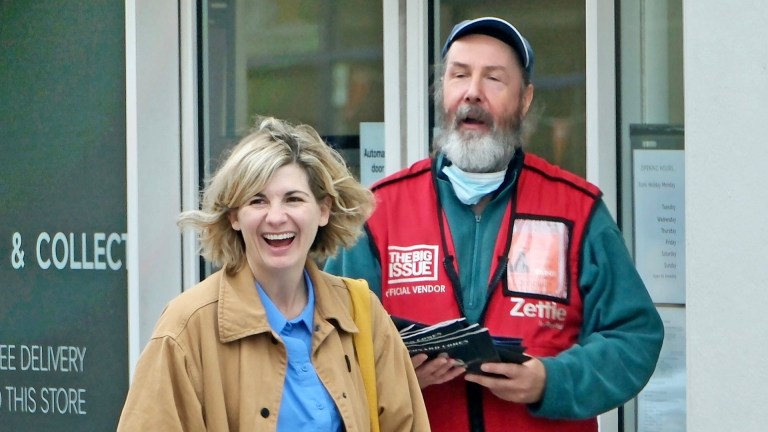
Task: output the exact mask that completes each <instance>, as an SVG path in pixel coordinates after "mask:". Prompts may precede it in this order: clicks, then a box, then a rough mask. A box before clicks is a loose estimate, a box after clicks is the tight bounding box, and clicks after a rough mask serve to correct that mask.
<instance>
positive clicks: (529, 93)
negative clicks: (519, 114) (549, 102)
mask: <svg viewBox="0 0 768 432" xmlns="http://www.w3.org/2000/svg"><path fill="white" fill-rule="evenodd" d="M521 99H522V102H523V117H525V116H526V115H528V108H530V107H531V102H533V84H528V85H527V86H525V89H524V90H523V97H522V98H521Z"/></svg>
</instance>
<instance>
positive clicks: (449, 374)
mask: <svg viewBox="0 0 768 432" xmlns="http://www.w3.org/2000/svg"><path fill="white" fill-rule="evenodd" d="M411 362H412V363H413V368H414V369H415V370H416V378H417V379H418V380H419V387H421V388H422V389H423V388H426V387H428V386H431V385H433V384H442V383H444V382H448V381H450V380H452V379H454V378H456V377H457V376H459V375H461V374H463V373H464V367H462V366H457V365H456V361H455V360H453V359H451V358H449V357H448V356H446V355H443V354H441V355H439V356H437V357H435V358H434V359H432V360H429V361H427V355H426V354H416V355H415V356H413V357H411Z"/></svg>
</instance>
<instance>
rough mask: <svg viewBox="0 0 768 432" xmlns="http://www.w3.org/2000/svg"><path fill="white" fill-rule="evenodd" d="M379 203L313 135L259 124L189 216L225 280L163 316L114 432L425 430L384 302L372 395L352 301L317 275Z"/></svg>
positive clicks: (372, 302)
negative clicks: (359, 351)
mask: <svg viewBox="0 0 768 432" xmlns="http://www.w3.org/2000/svg"><path fill="white" fill-rule="evenodd" d="M373 203H374V201H373V198H372V195H371V193H370V192H369V191H368V190H367V189H366V188H365V187H363V186H362V185H361V184H360V183H358V182H357V181H355V180H354V179H353V177H352V176H351V175H350V173H349V171H348V169H347V167H346V165H345V164H344V161H343V159H342V158H341V156H340V155H339V154H338V153H337V152H336V151H334V150H332V149H331V148H330V147H329V146H328V145H326V144H325V143H324V142H323V140H322V139H321V138H320V136H319V135H318V134H317V132H316V131H315V130H314V129H312V128H311V127H309V126H306V125H300V126H293V125H290V124H288V123H286V122H284V121H280V120H277V119H274V118H264V119H260V122H259V125H258V127H257V128H256V129H255V130H254V131H253V132H252V133H251V134H250V135H248V136H246V137H245V138H243V139H242V140H241V141H240V142H239V143H238V144H237V146H235V147H234V148H233V149H232V152H231V153H230V154H229V156H228V158H227V159H226V160H225V161H224V163H223V164H222V165H221V166H220V168H219V169H218V171H217V172H216V174H215V175H214V176H213V178H212V179H211V180H210V182H209V183H208V185H207V187H206V190H205V191H204V194H203V204H202V209H201V210H196V211H189V212H185V213H182V214H181V216H180V217H179V224H180V226H182V227H193V228H195V229H196V230H198V231H199V232H200V242H201V249H202V255H203V256H204V257H205V258H206V259H207V260H209V261H210V262H212V263H214V264H215V265H217V266H218V267H220V268H221V270H219V271H218V272H216V273H214V274H213V275H211V276H209V277H208V278H206V279H205V280H204V281H203V282H201V283H200V284H198V285H197V286H195V287H193V288H192V289H190V290H187V291H186V292H184V293H183V294H181V295H180V296H179V297H177V298H176V299H174V300H173V301H171V302H170V304H169V305H168V306H167V308H166V309H165V311H164V312H163V314H162V316H161V317H160V320H159V322H158V323H157V326H156V328H155V330H154V333H153V335H152V338H151V340H150V341H149V343H148V344H147V346H146V348H145V349H144V352H143V353H142V355H141V358H140V359H139V362H138V364H137V366H136V373H135V376H134V379H133V382H132V384H131V388H130V390H129V392H128V396H127V399H126V402H125V406H124V408H123V412H122V415H121V418H120V423H119V426H118V430H120V431H149V430H152V431H217V432H219V431H308V430H313V431H316V430H322V431H350V432H351V431H367V430H381V431H409V430H410V431H424V430H428V429H429V425H428V420H427V415H426V410H425V408H424V403H423V400H422V396H421V391H420V389H419V385H418V382H417V380H416V375H415V373H414V371H413V366H412V364H411V359H410V357H409V355H408V351H407V350H406V348H405V346H404V345H403V343H402V341H401V340H400V337H399V335H398V333H397V330H396V329H395V327H394V325H393V324H392V322H391V320H390V318H389V316H388V315H387V314H386V312H385V311H384V309H383V308H382V307H381V304H380V303H379V301H378V299H377V298H376V296H374V295H370V293H369V292H368V291H367V290H365V292H364V295H365V296H366V299H365V303H366V305H365V307H366V308H368V307H370V318H371V320H370V322H371V324H372V341H373V356H372V357H373V364H374V365H375V367H373V369H375V391H373V392H372V393H371V389H370V388H369V389H368V392H369V393H366V386H365V380H364V375H367V374H368V372H367V371H366V367H365V366H364V364H362V363H361V362H360V360H359V359H360V358H361V357H362V356H361V357H358V355H357V354H356V347H355V343H354V341H355V335H356V334H357V333H358V326H357V325H356V323H355V321H354V314H353V313H352V311H353V306H352V300H351V297H350V291H349V289H348V288H347V285H346V284H345V281H344V280H342V279H340V278H338V277H335V276H332V275H329V274H327V273H324V272H322V271H320V270H318V268H317V266H316V265H315V260H322V259H324V258H326V257H328V256H332V255H333V254H335V253H336V251H337V249H338V248H339V247H342V246H350V245H352V244H354V242H355V241H356V239H357V236H358V235H359V234H360V232H361V229H362V225H363V223H364V221H365V220H366V218H367V217H368V216H369V215H370V213H371V211H372V208H373ZM361 328H362V326H361ZM369 340H370V338H369ZM358 348H359V347H358ZM370 375H373V374H370ZM370 375H369V376H370ZM370 387H374V386H370ZM371 394H374V395H376V398H375V399H376V400H377V402H376V405H374V406H369V403H368V402H369V400H374V398H373V397H370V398H369V397H368V395H371ZM371 413H372V414H371ZM376 417H378V419H377V418H376Z"/></svg>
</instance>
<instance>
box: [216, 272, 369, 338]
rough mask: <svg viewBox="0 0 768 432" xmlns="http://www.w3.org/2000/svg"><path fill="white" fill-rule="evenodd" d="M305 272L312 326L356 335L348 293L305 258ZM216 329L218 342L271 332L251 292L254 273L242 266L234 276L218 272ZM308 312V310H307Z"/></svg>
mask: <svg viewBox="0 0 768 432" xmlns="http://www.w3.org/2000/svg"><path fill="white" fill-rule="evenodd" d="M305 270H306V272H307V274H308V275H309V279H310V281H311V282H312V285H313V287H314V290H313V291H314V292H313V294H314V299H315V300H314V301H315V305H314V315H313V321H314V324H315V326H317V325H321V326H325V325H331V324H327V323H329V322H335V323H336V324H335V326H336V327H338V328H340V329H341V330H343V331H346V332H348V333H357V326H356V325H355V323H354V320H353V318H352V312H351V304H350V298H349V292H348V291H347V288H346V286H345V285H344V282H343V281H342V280H341V278H339V277H337V276H332V275H329V274H328V273H325V272H323V271H321V270H320V269H319V268H317V264H315V262H314V261H312V259H307V263H306V265H305ZM218 277H220V282H219V298H218V326H219V340H221V342H222V343H226V342H231V341H234V340H237V339H241V338H244V337H246V336H250V335H254V334H257V333H266V332H269V331H270V330H271V327H270V324H269V321H268V319H267V313H266V310H265V308H264V304H263V302H262V301H261V299H260V298H259V294H258V292H257V290H255V289H254V283H255V282H254V280H255V278H254V277H253V274H252V273H251V269H250V267H248V265H247V264H246V263H243V265H242V266H241V268H240V270H238V271H237V272H236V273H235V274H231V275H230V274H227V273H225V272H224V270H219V274H218ZM308 310H311V309H308Z"/></svg>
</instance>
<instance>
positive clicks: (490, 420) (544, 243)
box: [368, 154, 600, 432]
mask: <svg viewBox="0 0 768 432" xmlns="http://www.w3.org/2000/svg"><path fill="white" fill-rule="evenodd" d="M433 181H434V180H433V178H432V175H431V170H430V160H422V161H420V162H417V163H415V164H414V165H413V166H411V167H410V168H408V169H407V170H404V171H401V172H399V173H397V174H394V175H393V176H390V177H388V178H386V179H384V180H382V181H381V182H379V183H377V184H376V185H374V187H373V190H374V192H375V194H376V197H377V202H378V204H377V205H378V206H377V208H376V211H375V212H374V214H373V216H372V217H371V218H370V219H369V221H368V231H369V235H370V238H371V240H372V241H373V243H374V244H375V248H376V251H377V252H378V255H379V259H380V262H381V273H382V289H381V295H382V303H383V304H384V306H385V308H386V309H387V311H388V312H389V313H390V314H391V315H393V316H396V317H400V318H405V319H408V320H411V321H417V322H422V323H425V324H433V323H436V322H439V321H443V320H447V319H451V318H456V317H459V316H461V310H460V306H459V301H457V299H459V298H460V294H459V293H457V292H455V290H454V288H455V287H454V283H453V282H452V280H451V278H450V277H449V274H448V272H447V271H446V268H448V267H447V266H451V267H453V269H454V271H455V272H456V273H458V272H460V271H461V269H459V268H458V265H457V263H456V261H455V249H454V245H453V241H452V239H451V237H450V229H449V227H448V226H447V219H446V218H445V216H444V215H439V214H438V201H437V196H436V191H435V186H434V183H433ZM515 188H516V192H515V193H513V194H512V199H511V200H510V202H509V203H508V205H507V208H506V211H505V214H504V218H503V220H502V223H501V227H500V230H499V235H498V237H497V238H498V240H497V242H496V245H495V246H494V252H493V253H494V258H493V264H492V268H491V271H490V280H489V285H491V284H493V285H494V286H492V287H489V289H490V291H489V292H490V297H489V299H488V303H487V306H486V309H485V312H484V314H483V317H481V321H482V322H483V324H484V325H485V326H486V327H488V329H489V330H490V332H491V334H492V335H494V336H507V337H518V338H522V340H523V345H525V346H526V347H527V349H526V353H528V354H530V355H533V356H537V357H544V356H553V355H556V354H558V353H559V352H561V351H563V350H565V349H567V348H569V347H570V346H572V345H573V344H575V343H576V342H577V340H578V336H579V330H580V328H581V323H582V300H581V295H580V292H579V287H578V276H579V262H580V261H579V254H580V251H581V246H582V241H583V238H584V230H585V227H586V224H587V222H588V220H589V217H590V215H591V212H592V210H593V208H594V205H595V203H596V202H597V199H598V198H599V197H600V191H599V190H598V189H597V187H595V186H594V185H592V184H590V183H588V182H586V181H585V180H583V179H581V178H579V177H577V176H575V175H573V174H571V173H568V172H566V171H564V170H562V169H560V168H558V167H556V166H554V165H551V164H549V163H548V162H545V161H544V160H543V159H541V158H538V157H536V156H533V155H529V154H526V155H525V158H524V163H523V166H522V169H521V172H520V175H519V177H518V181H517V185H516V186H515ZM414 197H416V199H414ZM441 224H442V226H443V232H444V234H443V237H441ZM510 228H511V232H510ZM441 238H444V240H441ZM443 244H445V247H443ZM446 257H454V259H453V260H452V261H449V263H448V264H446V263H444V261H445V258H446ZM499 267H501V268H499ZM454 280H455V281H457V279H456V278H454ZM457 283H458V281H457ZM465 387H466V383H465V382H464V380H463V379H456V380H453V381H451V382H448V383H445V384H441V385H433V386H430V387H427V388H426V389H424V400H425V402H426V405H427V411H428V412H429V417H430V423H431V425H432V429H433V430H435V431H448V430H450V431H462V430H483V429H481V428H480V427H477V426H476V425H477V422H476V421H475V422H474V424H473V426H470V420H471V419H473V418H474V416H476V415H479V414H470V412H471V413H480V412H482V413H483V414H482V418H483V422H482V423H481V424H484V430H485V431H501V430H504V431H520V432H527V431H531V432H542V431H577V432H581V431H584V432H595V431H597V422H596V420H595V419H594V418H593V419H588V420H583V421H555V420H548V419H543V418H539V417H533V416H531V415H530V414H529V413H528V409H527V406H526V405H521V404H514V403H509V402H506V401H503V400H501V399H498V398H497V397H495V396H493V395H492V394H491V393H490V392H488V391H487V390H485V389H484V388H483V389H482V390H479V389H477V388H476V389H474V390H472V391H475V392H477V393H476V394H477V395H480V394H482V397H479V396H478V397H469V398H468V397H467V392H466V391H465V389H464V388H465ZM583 397H589V395H584V396H583Z"/></svg>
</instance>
